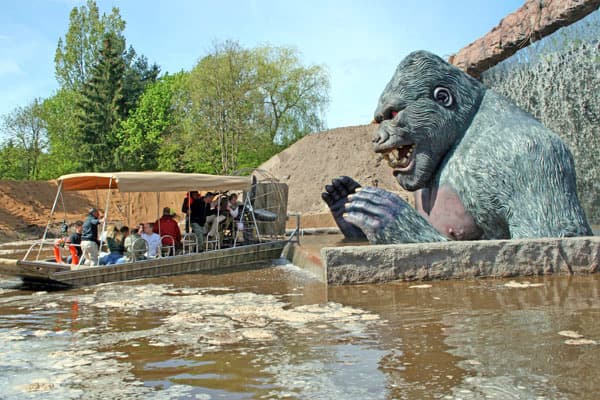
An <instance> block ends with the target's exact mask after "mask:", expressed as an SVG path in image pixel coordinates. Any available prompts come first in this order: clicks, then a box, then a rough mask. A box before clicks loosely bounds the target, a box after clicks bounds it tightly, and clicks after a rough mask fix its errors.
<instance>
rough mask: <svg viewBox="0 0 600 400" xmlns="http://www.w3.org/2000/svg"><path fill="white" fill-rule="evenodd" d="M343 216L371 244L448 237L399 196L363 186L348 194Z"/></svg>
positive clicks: (434, 240)
mask: <svg viewBox="0 0 600 400" xmlns="http://www.w3.org/2000/svg"><path fill="white" fill-rule="evenodd" d="M347 198H348V202H347V203H346V205H345V209H346V212H345V213H344V214H343V215H342V217H343V219H344V220H345V221H347V222H348V223H350V224H353V225H355V226H358V227H359V228H360V229H361V230H362V231H363V232H364V233H365V234H366V236H367V238H368V239H369V242H371V244H391V243H418V242H439V241H445V240H447V239H446V237H444V236H443V235H442V234H441V233H439V232H438V231H437V230H436V229H435V228H434V227H433V226H432V225H430V224H429V222H428V221H427V220H425V218H423V217H422V216H421V215H419V213H418V212H417V211H416V210H415V209H414V208H413V207H411V206H410V204H408V203H407V202H406V201H404V200H403V199H402V198H400V197H399V196H397V195H395V194H393V193H391V192H388V191H385V190H383V189H378V188H373V187H365V188H358V189H355V193H354V194H351V195H349V196H347Z"/></svg>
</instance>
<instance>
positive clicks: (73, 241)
mask: <svg viewBox="0 0 600 400" xmlns="http://www.w3.org/2000/svg"><path fill="white" fill-rule="evenodd" d="M73 229H74V232H73V233H72V234H71V236H69V237H68V238H67V240H66V241H65V242H66V243H67V244H68V245H73V246H74V247H75V249H76V251H77V257H78V258H79V260H81V254H82V251H81V233H82V232H83V221H76V222H75V223H74V224H73ZM80 262H81V261H80ZM72 263H73V257H72V256H69V257H68V258H67V264H72Z"/></svg>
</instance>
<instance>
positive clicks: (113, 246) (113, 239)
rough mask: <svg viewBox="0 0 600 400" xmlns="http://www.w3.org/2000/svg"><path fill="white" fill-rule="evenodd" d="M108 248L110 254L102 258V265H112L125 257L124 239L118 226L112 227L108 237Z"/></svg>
mask: <svg viewBox="0 0 600 400" xmlns="http://www.w3.org/2000/svg"><path fill="white" fill-rule="evenodd" d="M106 246H107V247H108V251H109V253H108V254H107V255H105V256H104V257H101V258H100V265H112V264H116V262H117V261H118V260H119V259H120V258H122V257H123V253H124V252H125V243H124V238H123V236H122V234H121V231H120V229H118V228H117V227H116V226H114V225H113V226H111V227H110V229H109V230H108V233H107V235H106Z"/></svg>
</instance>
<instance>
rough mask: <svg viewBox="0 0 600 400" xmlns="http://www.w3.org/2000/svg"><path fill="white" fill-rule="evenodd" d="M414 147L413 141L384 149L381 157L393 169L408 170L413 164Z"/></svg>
mask: <svg viewBox="0 0 600 400" xmlns="http://www.w3.org/2000/svg"><path fill="white" fill-rule="evenodd" d="M415 147H416V145H415V144H414V143H413V144H407V145H404V146H398V147H393V148H390V149H386V150H385V151H384V152H382V154H383V158H385V160H386V161H387V163H388V165H389V166H390V167H392V168H393V169H394V170H395V171H398V172H405V171H408V170H409V169H410V168H411V167H412V164H413V160H414V157H413V155H414V150H415Z"/></svg>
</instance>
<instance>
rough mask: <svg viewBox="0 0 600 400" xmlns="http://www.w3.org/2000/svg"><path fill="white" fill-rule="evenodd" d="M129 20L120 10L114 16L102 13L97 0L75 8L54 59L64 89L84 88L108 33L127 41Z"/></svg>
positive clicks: (91, 0) (115, 9)
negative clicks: (125, 31)
mask: <svg viewBox="0 0 600 400" xmlns="http://www.w3.org/2000/svg"><path fill="white" fill-rule="evenodd" d="M124 30H125V21H124V20H123V19H122V18H121V15H120V13H119V9H118V8H116V7H113V9H112V11H111V13H110V14H108V15H107V14H102V16H100V11H99V9H98V5H97V4H96V1H94V0H88V1H87V3H86V4H85V5H82V6H80V7H79V8H77V7H74V8H73V9H72V10H71V14H70V16H69V29H68V31H67V33H66V35H65V37H64V39H63V38H62V37H61V38H59V39H58V46H57V48H56V53H55V56H54V63H55V75H56V80H57V81H58V83H59V85H60V86H61V87H62V88H67V89H80V88H81V87H82V85H83V84H84V82H86V81H88V80H89V78H90V74H91V71H92V69H93V66H94V64H96V61H97V58H98V54H99V52H100V49H101V48H102V42H103V38H104V36H105V34H107V33H112V34H114V35H115V37H116V38H117V39H118V40H121V41H122V42H123V45H122V47H123V48H124V43H125V38H124V36H123V31H124Z"/></svg>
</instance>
